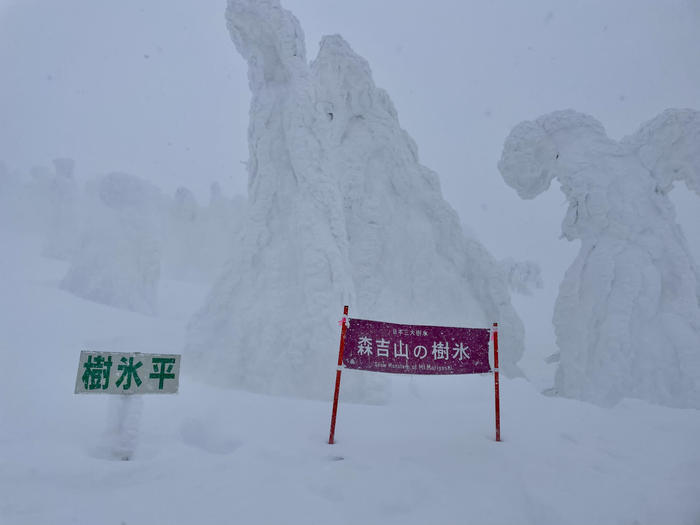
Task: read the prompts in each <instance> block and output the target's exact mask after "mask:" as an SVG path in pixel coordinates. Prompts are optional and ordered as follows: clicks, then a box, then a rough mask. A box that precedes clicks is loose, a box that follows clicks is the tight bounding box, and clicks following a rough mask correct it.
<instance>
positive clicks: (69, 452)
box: [0, 232, 700, 525]
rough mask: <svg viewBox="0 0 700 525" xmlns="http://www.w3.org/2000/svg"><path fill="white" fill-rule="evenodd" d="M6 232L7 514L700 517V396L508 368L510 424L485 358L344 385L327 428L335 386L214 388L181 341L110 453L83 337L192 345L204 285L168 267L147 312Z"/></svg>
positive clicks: (3, 517)
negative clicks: (87, 381) (554, 391)
mask: <svg viewBox="0 0 700 525" xmlns="http://www.w3.org/2000/svg"><path fill="white" fill-rule="evenodd" d="M0 246H2V247H3V250H2V253H3V255H2V257H0V290H1V291H2V293H0V312H3V315H2V317H1V318H0V334H2V336H1V337H0V362H2V380H1V381H0V523H2V524H7V525H20V524H42V523H51V524H64V523H65V524H68V523H71V524H83V523H85V524H93V523H100V524H121V523H125V524H129V525H133V524H153V523H169V524H175V523H187V524H191V523H248V524H254V523H264V524H269V523H299V524H313V523H319V524H333V523H349V524H357V523H400V524H402V525H405V524H410V523H435V524H448V523H478V524H485V523H509V524H520V523H532V524H538V525H542V524H557V525H561V524H567V523H572V524H590V523H600V524H608V523H619V524H632V523H637V524H660V523H663V524H697V523H698V521H699V520H700V500H698V497H697V496H698V494H700V446H699V445H698V439H697V436H698V435H700V412H698V411H697V410H692V409H691V410H682V409H670V408H663V407H659V406H655V405H650V404H647V403H644V402H641V401H632V400H625V401H622V402H621V403H619V404H618V405H616V406H615V407H614V408H612V409H603V408H599V407H596V406H594V405H590V404H587V403H582V402H578V401H572V400H567V399H561V398H552V397H546V396H543V395H541V394H540V393H539V391H538V388H537V387H536V386H534V385H533V384H531V383H528V382H527V381H525V380H524V379H517V380H506V379H504V380H503V381H502V397H501V399H502V418H503V424H502V429H503V437H504V441H503V442H502V443H496V442H494V441H493V380H492V378H491V377H490V376H483V377H482V376H461V377H432V378H431V377H422V378H421V377H415V378H407V377H392V382H391V390H392V397H391V401H390V402H389V403H388V404H386V405H383V406H367V405H357V404H348V403H343V402H342V391H341V405H340V413H339V418H338V427H337V435H336V438H337V444H336V445H334V446H329V445H327V444H326V440H327V438H328V425H329V416H330V396H331V392H330V389H329V399H328V402H318V401H303V400H292V399H286V398H281V397H267V396H261V395H254V394H250V393H244V392H241V391H236V390H225V389H217V388H212V387H208V386H205V385H203V384H201V383H198V382H194V381H192V380H191V379H190V378H189V377H188V375H187V368H188V363H187V356H184V357H183V362H182V368H183V374H184V376H183V377H182V379H181V384H180V393H179V394H177V395H175V396H151V397H146V398H145V403H144V410H143V414H142V420H141V429H140V439H139V443H138V446H137V449H136V454H135V456H134V458H133V461H114V460H109V459H107V458H106V456H105V454H104V450H103V447H102V446H101V445H102V443H104V441H105V436H104V434H103V433H104V429H105V428H106V426H107V423H108V421H107V414H108V409H109V406H110V403H111V400H110V399H109V398H108V397H107V396H76V395H74V394H73V386H74V382H75V374H76V371H77V363H78V356H79V352H80V350H81V349H85V348H94V349H99V348H103V349H106V348H109V349H112V350H115V351H118V350H138V351H152V352H179V351H180V349H181V346H182V340H183V336H184V333H183V332H184V328H185V324H186V322H187V320H188V319H189V317H190V315H191V313H192V312H193V311H194V310H195V309H196V308H197V307H198V306H199V305H200V304H201V302H202V300H203V296H204V294H205V293H206V287H199V286H197V285H191V284H186V283H182V282H176V281H167V280H166V281H163V282H162V287H161V291H160V295H159V302H160V304H159V308H158V315H157V316H156V317H153V316H147V315H141V314H136V313H131V312H126V311H123V310H117V309H114V308H110V307H107V306H102V305H99V304H96V303H92V302H89V301H86V300H83V299H80V298H78V297H76V296H74V295H71V294H69V293H67V292H64V291H62V290H60V289H59V288H58V283H59V281H60V279H61V278H62V276H63V275H64V273H65V271H66V269H67V263H64V262H59V261H55V260H51V259H46V258H43V257H41V256H40V255H39V254H40V250H41V243H40V242H39V241H37V240H35V239H32V238H28V237H20V236H18V235H17V234H10V233H7V232H2V233H0ZM542 366H546V365H542ZM348 373H349V372H346V374H348ZM540 373H541V375H542V376H544V375H545V372H544V371H542V370H540ZM330 382H331V378H329V384H330Z"/></svg>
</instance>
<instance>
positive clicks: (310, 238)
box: [186, 0, 523, 401]
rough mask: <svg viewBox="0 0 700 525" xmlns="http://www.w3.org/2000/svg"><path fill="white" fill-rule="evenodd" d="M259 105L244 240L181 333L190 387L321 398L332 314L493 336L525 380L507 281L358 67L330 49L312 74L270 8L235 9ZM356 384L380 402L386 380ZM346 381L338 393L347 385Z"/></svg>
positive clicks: (289, 30)
mask: <svg viewBox="0 0 700 525" xmlns="http://www.w3.org/2000/svg"><path fill="white" fill-rule="evenodd" d="M226 16H227V22H228V28H229V31H230V33H231V37H232V39H233V41H234V43H235V45H236V48H237V49H238V51H239V52H240V53H241V55H242V56H243V57H244V58H245V59H246V60H247V62H248V66H249V69H248V78H249V84H250V89H251V92H252V102H251V110H250V127H249V132H248V140H249V146H250V160H249V163H248V170H249V187H248V190H249V210H248V213H249V217H248V222H247V226H246V229H245V234H244V240H243V243H242V245H241V246H240V249H239V250H238V251H237V253H236V256H235V258H234V260H233V261H232V262H231V263H230V264H229V268H228V270H227V271H226V272H225V274H224V275H223V276H222V278H221V279H220V280H219V281H218V282H217V283H216V284H215V286H214V288H213V290H212V292H211V294H210V296H209V298H208V300H207V301H206V303H205V305H204V307H203V308H202V309H201V310H200V311H199V312H198V313H197V314H196V316H195V317H194V318H193V320H192V322H191V324H190V327H189V330H188V343H187V347H186V352H187V353H188V354H189V355H190V356H192V357H190V358H189V360H190V363H192V365H191V366H196V367H197V368H198V371H197V373H198V374H199V375H200V376H202V377H204V376H205V375H206V377H207V378H208V379H209V380H211V379H212V378H213V379H214V380H215V381H218V382H221V383H226V384H230V385H236V386H241V387H244V388H250V389H253V390H258V391H264V392H272V393H286V394H294V395H303V396H310V397H326V398H327V397H328V396H329V395H330V381H331V380H332V377H333V375H332V371H333V369H334V366H335V353H336V352H337V344H338V336H339V326H338V321H339V320H340V317H341V316H340V312H341V311H342V310H341V308H342V305H343V303H345V304H349V305H350V314H351V316H353V317H367V318H374V319H381V320H387V321H395V322H406V323H423V324H430V323H433V324H456V325H462V326H465V325H471V326H490V323H491V322H493V321H498V322H500V323H501V324H502V326H503V329H502V333H503V339H502V341H503V345H502V346H503V357H502V365H501V366H502V368H503V369H504V370H505V371H506V373H509V374H510V375H516V374H519V370H518V368H517V366H516V365H515V363H516V362H517V360H518V359H519V358H520V356H521V354H522V349H523V346H522V344H523V343H522V335H523V328H522V324H521V323H520V320H519V319H518V317H517V315H516V314H515V312H514V310H513V308H512V306H511V305H510V297H509V293H508V288H507V279H506V276H505V274H504V272H503V270H502V268H501V266H500V265H498V264H497V263H496V261H494V259H493V258H492V257H491V256H490V255H489V254H488V252H487V251H486V250H485V249H484V247H483V246H481V244H479V243H478V242H477V241H475V240H473V239H468V238H466V237H465V236H464V234H463V232H462V229H461V227H460V224H459V220H458V217H457V214H456V213H455V212H454V210H452V208H450V206H449V205H448V204H447V203H446V202H445V201H444V200H443V198H442V196H441V192H440V187H439V182H438V178H437V176H436V175H435V174H434V173H433V172H431V171H430V170H428V169H427V168H425V167H423V166H422V165H420V163H419V161H418V155H417V150H416V146H415V144H414V143H413V141H412V140H411V138H410V137H409V136H408V135H407V134H406V132H404V131H403V130H402V129H401V127H400V125H399V122H398V117H397V115H396V111H395V110H394V107H393V105H392V103H391V101H390V99H389V97H388V95H387V94H386V93H385V92H384V91H383V90H381V89H379V88H377V87H376V86H375V85H374V81H373V80H372V75H371V71H370V69H369V66H368V64H367V63H366V61H365V60H364V59H362V58H361V57H359V56H357V55H356V54H355V53H354V52H353V51H352V50H351V49H350V47H349V46H348V45H347V43H345V41H344V40H343V39H342V38H340V37H338V36H332V37H326V38H324V40H323V42H322V44H321V49H320V52H319V55H318V57H317V58H316V60H315V61H314V62H313V63H312V64H308V63H307V61H306V54H305V50H304V41H303V33H302V31H301V28H300V27H299V23H298V21H297V19H296V18H295V17H294V16H293V15H292V14H291V13H289V12H288V11H286V10H284V9H282V8H281V7H280V5H279V2H278V1H277V0H259V1H257V0H256V1H254V0H229V2H228V8H227V11H226ZM368 377H370V376H369V375H367V374H364V375H363V374H358V375H354V376H349V377H348V379H349V381H348V382H347V383H345V386H344V387H343V393H344V395H346V396H348V397H350V398H354V399H357V400H364V401H374V400H378V399H379V398H380V397H381V396H382V384H383V383H382V382H381V381H380V380H379V379H377V378H376V376H375V377H374V378H372V379H368ZM344 381H345V380H344Z"/></svg>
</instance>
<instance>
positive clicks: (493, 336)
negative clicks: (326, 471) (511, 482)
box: [328, 305, 501, 445]
mask: <svg viewBox="0 0 700 525" xmlns="http://www.w3.org/2000/svg"><path fill="white" fill-rule="evenodd" d="M348 321H349V318H348V305H345V306H344V307H343V317H342V319H341V321H340V324H341V331H340V347H339V350H338V365H337V368H336V372H335V389H334V393H333V405H332V411H331V428H330V435H329V437H328V444H329V445H333V444H335V426H336V418H337V415H338V398H339V394H340V380H341V375H342V371H343V369H348V370H349V369H356V370H363V371H369V372H385V373H402V374H411V373H417V374H432V373H433V372H419V371H417V370H416V372H413V370H415V367H413V368H411V369H410V370H409V367H408V365H406V367H405V369H403V370H398V369H396V367H394V368H395V369H394V370H378V369H377V367H376V366H375V367H373V368H362V367H361V366H354V367H346V366H344V365H343V357H344V353H345V343H346V338H347V333H348ZM358 321H364V322H368V320H358ZM375 322H376V321H375ZM387 324H394V323H387ZM424 328H432V329H436V330H440V329H443V330H455V329H456V327H424ZM484 330H488V328H487V329H484ZM490 341H491V342H493V367H491V366H490V363H488V352H487V356H486V361H487V362H486V365H487V366H488V368H489V369H488V370H483V364H482V368H481V369H476V370H472V371H457V372H455V371H446V372H444V374H442V375H446V374H471V373H480V374H481V373H487V374H488V373H493V378H494V408H495V423H496V436H495V440H496V441H498V442H500V441H501V405H500V381H499V372H500V370H499V368H498V323H493V326H492V328H491V331H490ZM399 344H401V343H400V342H399ZM487 344H488V343H487ZM394 346H395V345H394ZM421 348H423V347H421ZM421 355H423V354H421ZM407 362H408V359H407ZM477 364H479V363H478V362H477ZM390 368H391V367H390ZM464 370H466V368H465V369H464ZM438 373H439V372H438Z"/></svg>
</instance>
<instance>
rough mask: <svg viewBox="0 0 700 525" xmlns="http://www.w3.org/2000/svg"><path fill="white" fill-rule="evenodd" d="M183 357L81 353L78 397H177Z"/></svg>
mask: <svg viewBox="0 0 700 525" xmlns="http://www.w3.org/2000/svg"><path fill="white" fill-rule="evenodd" d="M179 381H180V356H179V355H177V354H142V353H139V352H134V353H122V352H90V351H83V352H80V363H79V364H78V376H77V377H76V379H75V393H76V394H175V393H176V392H177V389H178V385H179Z"/></svg>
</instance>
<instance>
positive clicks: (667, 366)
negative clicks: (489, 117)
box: [499, 110, 700, 408]
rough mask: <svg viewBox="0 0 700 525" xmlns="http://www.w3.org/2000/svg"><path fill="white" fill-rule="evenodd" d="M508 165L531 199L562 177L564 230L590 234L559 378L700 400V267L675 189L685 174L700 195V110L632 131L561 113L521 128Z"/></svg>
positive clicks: (571, 287) (567, 283) (693, 402)
mask: <svg viewBox="0 0 700 525" xmlns="http://www.w3.org/2000/svg"><path fill="white" fill-rule="evenodd" d="M499 169H500V171H501V174H502V175H503V178H504V179H505V181H506V182H507V183H508V184H509V185H510V186H512V187H513V188H514V189H516V191H517V192H518V194H519V195H520V196H521V197H523V198H534V197H535V196H537V195H538V194H540V193H542V192H543V191H545V190H546V189H547V188H548V187H549V185H550V183H551V181H552V180H553V179H555V178H556V179H557V180H558V181H559V183H560V184H561V189H562V191H563V192H564V194H565V195H566V197H567V199H568V201H569V209H568V212H567V214H566V217H565V219H564V222H563V224H562V232H563V234H564V236H565V237H566V238H567V239H569V240H574V239H579V240H580V241H581V249H580V252H579V254H578V256H577V257H576V259H575V261H574V262H573V264H572V265H571V267H570V268H569V269H568V271H567V272H566V275H565V277H564V281H563V282H562V283H561V286H560V289H559V297H558V298H557V301H556V304H555V310H554V328H555V331H556V338H557V345H558V346H559V349H560V361H559V367H558V370H557V373H556V376H555V389H556V390H557V391H558V392H559V393H560V394H562V395H565V396H568V397H574V398H578V399H583V400H588V401H593V402H596V403H600V404H604V405H609V404H612V403H615V402H617V401H619V400H620V399H621V398H623V397H636V398H640V399H645V400H648V401H652V402H656V403H662V404H666V405H670V406H677V407H695V408H698V407H700V272H699V271H698V267H697V265H696V263H695V261H694V260H693V258H692V255H691V253H690V251H689V249H688V244H687V242H686V239H685V237H684V235H683V232H682V231H681V229H680V227H679V226H678V224H677V223H676V218H675V210H674V206H673V204H672V203H671V201H670V200H669V198H668V195H667V194H668V192H669V191H670V190H671V188H672V186H673V183H674V182H675V181H684V182H685V183H686V185H687V187H688V188H689V189H691V190H693V191H695V192H696V193H699V194H700V112H698V111H694V110H667V111H665V112H663V113H662V114H660V115H659V116H658V117H656V118H655V119H653V120H651V121H650V122H647V123H646V124H644V125H643V126H642V127H641V128H640V129H639V131H637V132H636V133H635V134H633V135H631V136H629V137H625V138H624V139H622V140H621V141H615V140H612V139H610V138H609V137H608V136H607V135H606V133H605V130H604V129H603V126H602V125H601V124H600V123H599V122H598V121H597V120H595V119H594V118H592V117H590V116H588V115H583V114H580V113H576V112H574V111H571V110H569V111H558V112H554V113H550V114H548V115H544V116H542V117H540V118H538V119H537V120H535V121H528V122H523V123H521V124H519V125H518V126H516V127H515V128H514V129H513V130H512V132H511V133H510V135H509V136H508V138H507V139H506V142H505V145H504V148H503V155H502V158H501V161H500V162H499Z"/></svg>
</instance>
